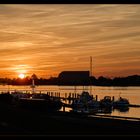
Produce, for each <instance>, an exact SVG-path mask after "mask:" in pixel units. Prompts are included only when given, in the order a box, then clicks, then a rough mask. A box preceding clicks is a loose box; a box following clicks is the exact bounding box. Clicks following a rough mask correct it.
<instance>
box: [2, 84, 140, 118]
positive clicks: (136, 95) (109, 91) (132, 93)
mask: <svg viewBox="0 0 140 140" xmlns="http://www.w3.org/2000/svg"><path fill="white" fill-rule="evenodd" d="M90 89H91V88H90V87H88V86H87V87H86V86H85V87H83V86H77V87H74V86H36V92H37V93H39V92H40V91H41V92H42V93H43V92H44V93H47V92H60V96H62V97H65V93H77V94H80V93H81V92H82V91H83V90H85V91H89V92H90V91H92V94H93V96H96V95H98V100H100V99H102V98H104V96H111V97H112V96H114V97H115V99H118V98H119V97H120V96H121V97H124V98H127V99H128V100H129V102H130V103H131V104H138V105H140V87H101V86H92V90H90ZM12 90H20V91H21V90H22V91H29V92H31V87H30V86H11V85H8V86H7V85H5V86H2V85H1V86H0V91H12ZM69 110H70V109H66V111H69ZM107 115H115V116H127V117H137V118H140V108H134V107H130V108H129V110H127V111H119V110H114V111H113V112H112V113H111V114H107Z"/></svg>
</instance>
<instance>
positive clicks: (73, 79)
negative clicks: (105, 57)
mask: <svg viewBox="0 0 140 140" xmlns="http://www.w3.org/2000/svg"><path fill="white" fill-rule="evenodd" d="M58 81H59V82H58V84H59V85H88V84H89V71H63V72H61V73H60V74H59V76H58Z"/></svg>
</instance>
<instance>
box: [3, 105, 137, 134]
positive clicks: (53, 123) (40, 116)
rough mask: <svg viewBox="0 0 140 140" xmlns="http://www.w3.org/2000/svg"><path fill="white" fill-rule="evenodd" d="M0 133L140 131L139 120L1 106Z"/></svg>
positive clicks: (121, 132) (107, 132) (118, 132)
mask: <svg viewBox="0 0 140 140" xmlns="http://www.w3.org/2000/svg"><path fill="white" fill-rule="evenodd" d="M0 135H6V136H8V135H53V136H55V135H140V121H128V120H117V119H108V118H98V117H87V116H85V115H77V114H70V113H66V112H45V111H31V110H25V109H17V108H15V109H14V108H12V109H11V108H10V106H5V107H2V105H1V107H0Z"/></svg>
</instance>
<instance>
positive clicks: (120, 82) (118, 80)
mask: <svg viewBox="0 0 140 140" xmlns="http://www.w3.org/2000/svg"><path fill="white" fill-rule="evenodd" d="M34 80H35V84H36V85H95V86H140V75H132V76H127V77H115V78H112V79H111V78H107V77H103V76H100V77H98V78H95V77H90V78H89V80H86V81H84V82H83V81H81V82H79V83H76V84H75V83H71V82H70V83H68V82H67V83H61V81H60V80H59V78H58V77H51V78H49V79H45V78H37V76H36V78H35V79H34ZM81 83H82V84H81ZM0 84H1V85H31V84H32V78H31V77H26V78H24V79H20V78H14V79H9V78H0Z"/></svg>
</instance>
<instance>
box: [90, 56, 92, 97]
mask: <svg viewBox="0 0 140 140" xmlns="http://www.w3.org/2000/svg"><path fill="white" fill-rule="evenodd" d="M91 77H92V56H90V94H92V82H91Z"/></svg>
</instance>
